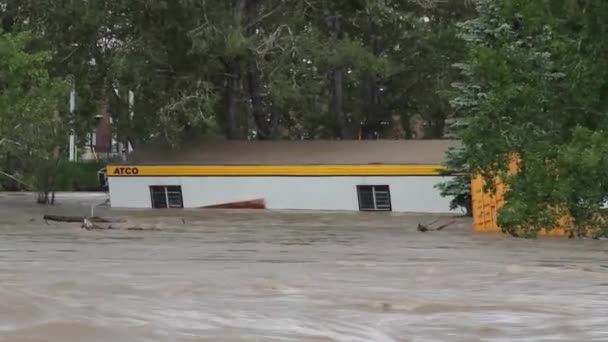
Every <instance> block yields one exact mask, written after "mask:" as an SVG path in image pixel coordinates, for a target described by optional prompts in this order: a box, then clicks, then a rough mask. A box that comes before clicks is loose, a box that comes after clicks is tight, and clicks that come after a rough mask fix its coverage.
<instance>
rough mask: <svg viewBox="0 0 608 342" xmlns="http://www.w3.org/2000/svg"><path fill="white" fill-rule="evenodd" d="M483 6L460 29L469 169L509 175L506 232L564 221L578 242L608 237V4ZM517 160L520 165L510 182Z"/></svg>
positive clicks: (519, 0)
mask: <svg viewBox="0 0 608 342" xmlns="http://www.w3.org/2000/svg"><path fill="white" fill-rule="evenodd" d="M477 7H478V13H479V15H478V17H477V18H476V19H474V20H471V21H468V22H466V23H464V24H463V25H461V28H462V30H463V33H462V37H463V38H464V39H465V40H466V42H467V45H468V50H469V57H468V59H467V60H466V63H463V64H461V65H460V67H461V70H462V74H463V81H462V82H461V83H459V84H457V87H458V91H459V95H458V96H457V97H456V98H455V100H454V103H455V104H456V106H457V108H459V109H460V110H461V117H462V119H461V120H460V127H461V130H460V131H459V135H460V136H461V137H462V139H463V142H464V144H465V152H464V153H465V160H466V162H467V164H468V165H469V166H470V170H471V172H473V173H480V174H483V175H486V176H488V177H492V176H494V175H501V176H503V177H505V180H506V182H507V184H508V186H509V188H510V191H509V192H508V194H507V197H506V199H507V205H506V206H505V207H504V208H503V209H502V210H501V212H500V213H499V214H500V215H499V223H500V225H501V226H502V227H503V229H505V231H507V232H509V233H511V234H513V235H518V236H526V237H528V236H534V235H535V234H537V233H538V231H539V230H540V229H541V228H552V227H555V226H556V225H557V224H558V223H559V221H560V219H562V218H563V217H565V216H566V217H571V218H572V219H573V220H572V223H571V226H570V227H569V229H570V231H571V234H573V235H575V236H576V235H588V234H591V235H594V236H598V235H601V234H604V233H605V232H606V230H605V227H604V226H605V225H604V223H603V222H604V221H603V217H602V215H601V210H600V206H601V205H602V204H603V203H605V200H606V199H605V195H606V194H607V193H608V192H607V190H608V189H607V188H606V187H605V185H604V184H605V182H606V181H605V178H606V177H605V171H604V170H606V169H605V167H606V165H605V161H604V159H605V158H604V154H605V153H606V151H605V146H608V145H607V142H608V141H607V140H606V135H605V133H604V132H605V131H606V130H607V129H608V121H607V118H608V116H607V115H606V114H607V112H606V110H607V108H608V106H607V105H608V102H607V101H608V99H607V98H606V97H605V96H604V94H605V90H606V89H608V83H607V82H608V81H607V80H608V77H607V76H608V75H607V73H608V62H607V60H606V59H605V58H599V56H603V55H605V54H606V52H608V49H607V48H608V45H607V42H606V40H605V39H603V37H605V35H606V33H608V26H607V25H606V24H605V23H606V22H608V3H604V2H595V1H570V0H564V1H560V2H553V3H552V6H551V7H547V6H545V4H544V3H542V2H530V1H523V0H510V1H504V2H495V1H489V0H478V1H477ZM511 153H516V154H517V155H518V156H519V157H520V159H521V166H522V167H521V170H520V172H519V173H517V175H514V176H510V177H506V172H507V169H508V160H509V155H510V154H511ZM488 179H489V178H488Z"/></svg>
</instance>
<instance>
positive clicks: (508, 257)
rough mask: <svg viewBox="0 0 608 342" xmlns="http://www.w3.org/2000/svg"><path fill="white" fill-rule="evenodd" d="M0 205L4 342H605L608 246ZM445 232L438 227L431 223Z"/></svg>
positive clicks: (387, 221) (368, 220) (391, 220)
mask: <svg viewBox="0 0 608 342" xmlns="http://www.w3.org/2000/svg"><path fill="white" fill-rule="evenodd" d="M31 201H32V199H31V198H29V197H17V196H8V195H0V341H7V342H8V341H11V342H13V341H14V342H19V341H28V342H33V341H41V342H42V341H44V342H48V341H61V342H72V341H74V342H75V341H78V342H81V341H86V342H88V341H100V342H106V341H133V342H137V341H142V342H143V341H450V342H456V341H463V342H465V341H466V342H472V341H608V243H607V242H605V241H567V240H561V239H544V240H538V241H522V240H515V239H509V238H506V237H502V236H494V235H486V236H475V235H473V234H471V233H470V232H469V229H468V226H469V225H470V224H469V223H468V222H467V221H466V220H462V221H458V222H456V223H455V224H454V225H453V226H451V227H449V228H447V229H446V230H444V231H441V232H432V233H419V232H417V231H416V225H417V224H418V222H428V221H430V220H433V218H428V217H426V218H425V217H417V216H411V215H410V216H404V215H391V216H387V215H384V214H383V215H374V214H358V213H357V214H344V213H339V214H319V213H264V212H258V213H244V212H214V211H209V212H197V213H193V212H171V213H168V214H169V215H168V217H164V218H161V217H153V216H149V214H144V213H142V212H120V213H119V212H112V211H109V210H108V209H103V208H99V209H97V213H99V214H103V215H105V216H122V217H129V219H130V220H131V221H132V222H137V224H141V225H147V226H149V227H154V228H158V229H160V230H159V231H126V230H113V231H93V232H91V231H84V230H82V229H79V228H78V225H73V224H53V223H49V224H46V223H45V222H44V221H43V220H42V215H43V214H44V213H45V212H53V213H71V214H85V213H87V212H88V211H89V209H88V205H89V203H93V202H95V203H97V202H101V198H98V197H95V196H88V197H87V196H83V197H81V198H73V197H70V198H67V197H66V198H60V203H61V205H60V206H58V207H57V208H51V209H45V208H40V207H36V206H34V205H31V204H30V202H31ZM441 220H443V221H446V220H449V219H448V218H441Z"/></svg>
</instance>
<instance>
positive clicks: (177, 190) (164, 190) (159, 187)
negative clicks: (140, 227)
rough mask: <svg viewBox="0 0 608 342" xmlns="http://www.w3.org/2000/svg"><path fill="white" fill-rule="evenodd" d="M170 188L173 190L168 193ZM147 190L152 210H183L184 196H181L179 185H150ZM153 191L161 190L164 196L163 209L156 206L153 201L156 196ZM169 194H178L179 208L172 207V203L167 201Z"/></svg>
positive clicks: (155, 192)
mask: <svg viewBox="0 0 608 342" xmlns="http://www.w3.org/2000/svg"><path fill="white" fill-rule="evenodd" d="M171 188H173V189H172V191H170V189H171ZM149 189H150V205H151V207H152V209H184V195H183V191H182V187H181V185H150V187H149ZM155 190H162V193H163V195H164V202H165V203H164V204H165V206H164V207H162V206H156V204H157V203H156V202H155V200H154V196H155V194H158V192H157V191H155ZM169 194H173V195H175V194H179V201H180V206H174V205H172V202H171V201H170V200H169V198H170V196H169Z"/></svg>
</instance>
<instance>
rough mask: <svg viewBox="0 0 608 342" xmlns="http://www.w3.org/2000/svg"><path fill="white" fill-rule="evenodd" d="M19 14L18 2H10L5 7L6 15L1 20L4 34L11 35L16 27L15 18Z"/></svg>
mask: <svg viewBox="0 0 608 342" xmlns="http://www.w3.org/2000/svg"><path fill="white" fill-rule="evenodd" d="M16 12H17V0H8V1H7V2H6V5H5V9H4V13H2V17H1V18H0V20H1V21H2V33H11V32H12V31H13V26H14V25H15V16H16V14H17V13H16Z"/></svg>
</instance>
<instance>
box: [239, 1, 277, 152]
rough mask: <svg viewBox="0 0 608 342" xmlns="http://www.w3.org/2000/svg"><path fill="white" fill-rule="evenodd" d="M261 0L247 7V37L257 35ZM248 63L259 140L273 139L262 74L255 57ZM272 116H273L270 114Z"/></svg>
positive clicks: (248, 77)
mask: <svg viewBox="0 0 608 342" xmlns="http://www.w3.org/2000/svg"><path fill="white" fill-rule="evenodd" d="M259 4H260V1H259V0H249V2H248V3H247V6H246V8H245V9H246V11H245V17H244V18H243V24H244V25H245V32H244V34H245V35H246V36H247V37H252V36H254V35H255V34H256V28H257V25H256V23H257V21H258V17H259ZM248 58H249V59H248V61H247V89H248V91H249V97H250V99H251V107H252V115H253V120H254V122H255V125H256V128H257V132H258V139H261V140H267V139H272V137H273V127H272V123H273V120H272V119H271V118H269V113H268V110H267V108H266V106H265V105H264V97H263V95H262V82H261V80H260V73H259V70H258V66H257V63H256V60H255V55H253V54H251V55H249V56H248ZM270 115H272V114H270Z"/></svg>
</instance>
